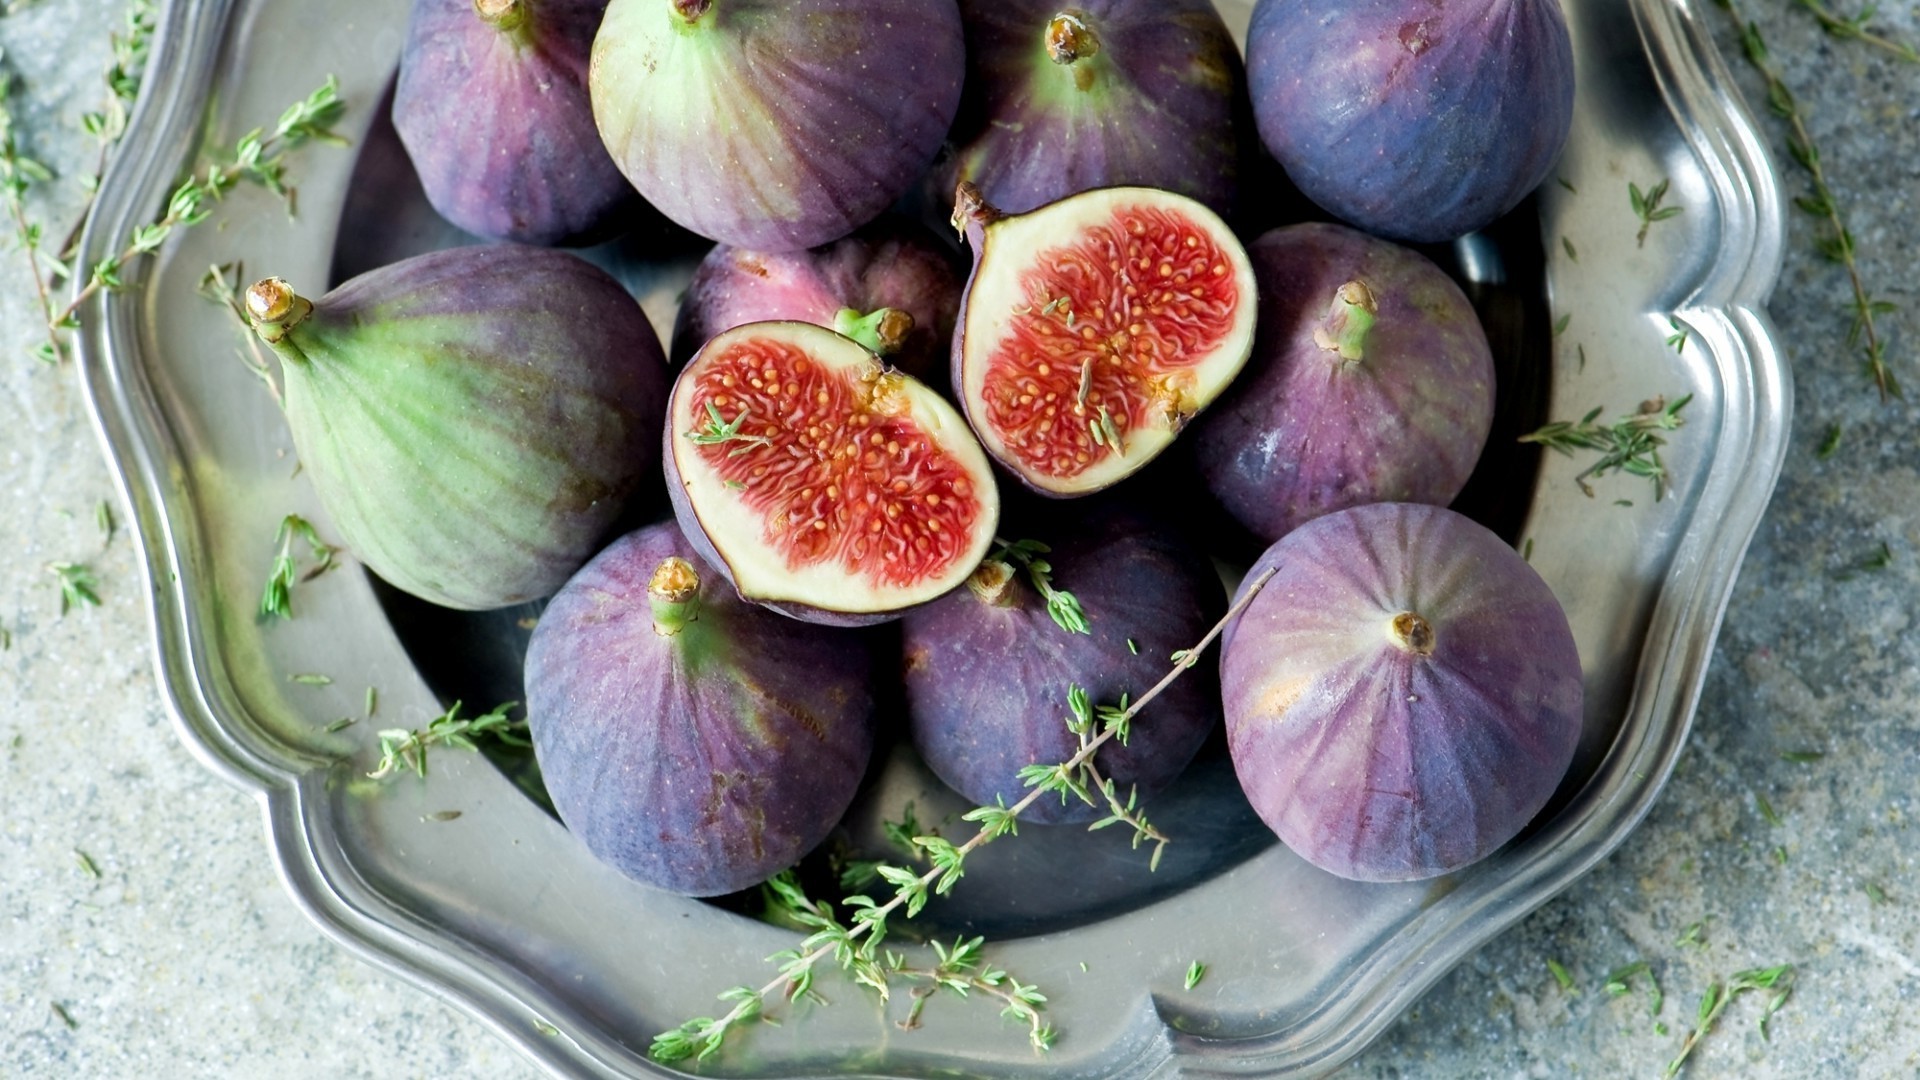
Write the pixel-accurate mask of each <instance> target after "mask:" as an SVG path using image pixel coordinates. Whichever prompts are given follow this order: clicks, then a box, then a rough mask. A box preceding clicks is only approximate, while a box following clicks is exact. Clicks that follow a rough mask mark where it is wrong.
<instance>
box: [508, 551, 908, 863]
mask: <svg viewBox="0 0 1920 1080" xmlns="http://www.w3.org/2000/svg"><path fill="white" fill-rule="evenodd" d="M870 666H871V654H870V651H869V646H868V644H867V642H866V641H865V640H863V639H862V638H861V637H860V636H859V635H858V634H857V633H855V632H852V631H834V630H822V629H819V628H817V627H809V626H805V625H803V624H800V623H796V622H794V621H792V620H790V619H785V618H782V617H780V616H779V615H776V614H774V613H773V612H770V611H766V610H764V609H761V608H757V607H754V606H753V605H751V604H745V603H742V602H741V601H739V600H738V599H736V598H735V597H734V596H733V595H732V590H730V589H727V588H726V587H725V585H724V584H722V583H721V582H720V581H719V580H718V575H715V574H713V573H712V572H711V571H710V570H709V569H708V568H707V567H706V566H705V565H704V564H702V563H701V562H700V560H699V559H698V557H697V556H696V555H695V554H694V552H693V549H692V546H691V545H689V544H688V543H687V542H686V540H685V539H684V538H683V537H682V536H681V535H680V532H679V530H678V529H676V528H674V526H673V524H672V523H671V522H667V523H664V524H660V525H655V526H651V527H649V528H646V529H642V530H640V531H639V532H635V533H630V534H628V535H627V536H625V537H623V538H621V539H620V540H618V541H615V542H614V543H613V544H612V545H611V546H610V547H608V548H607V549H606V550H605V551H604V552H602V553H601V554H600V555H598V556H596V557H595V558H594V560H593V561H592V562H590V563H588V564H587V566H586V567H585V568H584V569H582V570H581V571H580V572H579V573H578V574H576V575H575V576H574V577H573V579H572V580H571V581H569V582H567V584H566V587H565V588H563V589H561V590H560V592H559V593H558V594H557V595H556V596H554V598H553V601H552V602H551V603H549V604H548V605H547V608H546V610H545V612H543V613H542V614H541V616H540V622H539V625H537V626H536V627H535V628H534V631H533V638H532V640H531V641H530V642H529V643H528V646H527V663H526V687H527V721H528V725H529V726H530V728H531V730H532V735H533V746H534V753H535V755H536V756H537V757H538V759H539V762H540V773H541V777H542V779H543V780H544V781H545V783H546V788H547V794H548V795H549V796H551V797H552V799H553V806H554V809H555V810H556V811H557V812H558V813H559V815H560V820H561V821H563V822H565V823H566V826H567V829H568V830H569V831H570V832H572V833H573V834H574V835H575V836H577V837H579V838H580V840H581V841H582V842H583V843H585V844H586V845H587V848H588V850H590V851H592V852H593V854H594V855H595V856H596V857H598V858H600V859H601V860H602V861H604V862H607V863H609V864H610V865H612V866H614V867H615V868H617V869H619V870H620V871H621V872H622V873H625V874H627V875H628V876H630V877H632V878H634V879H635V880H638V881H641V882H644V883H646V884H648V885H651V886H653V887H655V888H659V889H665V890H667V891H669V892H676V893H681V894H684V895H688V896H713V895H718V894H720V893H727V892H733V891H735V890H738V889H743V888H746V887H748V886H750V885H754V884H757V883H759V882H761V881H764V880H766V879H767V878H768V877H771V876H772V875H773V874H774V873H776V872H778V871H780V870H782V869H784V868H786V867H787V866H790V865H792V864H793V863H794V862H795V861H797V860H798V859H799V858H800V856H802V855H804V854H806V853H807V852H808V851H809V850H811V849H812V848H813V847H814V846H815V845H817V844H819V843H820V841H821V840H823V839H825V838H826V836H827V833H828V832H829V831H831V830H832V828H833V826H834V824H835V823H836V822H838V821H839V820H840V815H841V814H843V813H845V811H846V809H847V806H848V804H849V803H851V802H852V801H853V796H854V792H855V790H856V789H858V787H859V785H860V780H861V778H862V776H863V775H864V774H865V771H866V767H867V758H868V756H869V755H870V754H871V753H872V750H873V695H872V692H871V690H870V688H869V686H868V675H869V668H870Z"/></svg>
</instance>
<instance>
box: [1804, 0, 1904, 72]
mask: <svg viewBox="0 0 1920 1080" xmlns="http://www.w3.org/2000/svg"><path fill="white" fill-rule="evenodd" d="M1800 6H1801V7H1803V8H1806V9H1807V11H1809V12H1810V13H1812V15H1813V17H1814V18H1815V19H1816V20H1818V21H1819V23H1820V28H1821V29H1823V30H1825V31H1826V32H1827V33H1828V34H1830V35H1832V36H1833V37H1836V38H1839V39H1841V40H1842V41H1846V40H1853V41H1858V42H1861V43H1863V44H1867V45H1871V46H1873V47H1874V48H1876V49H1883V50H1885V51H1887V52H1890V53H1892V54H1893V55H1895V56H1897V57H1899V58H1900V59H1902V60H1905V61H1906V62H1907V63H1909V64H1920V50H1917V49H1915V48H1914V47H1913V46H1911V45H1909V44H1907V43H1906V42H1904V41H1895V40H1893V39H1892V38H1889V37H1886V36H1884V35H1881V34H1876V33H1874V32H1873V31H1871V30H1868V29H1867V24H1868V23H1870V22H1872V21H1873V17H1874V16H1875V15H1877V14H1879V13H1880V8H1879V6H1878V5H1876V4H1868V5H1867V7H1866V9H1865V10H1864V11H1862V12H1860V14H1858V15H1855V16H1854V17H1852V18H1850V19H1848V18H1842V17H1841V16H1839V15H1837V14H1835V13H1834V12H1833V9H1831V8H1829V7H1827V6H1826V5H1825V4H1823V3H1821V2H1820V0H1800Z"/></svg>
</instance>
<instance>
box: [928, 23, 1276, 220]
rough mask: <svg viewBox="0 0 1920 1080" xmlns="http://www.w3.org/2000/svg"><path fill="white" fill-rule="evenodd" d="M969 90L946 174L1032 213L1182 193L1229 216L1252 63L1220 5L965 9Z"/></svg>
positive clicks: (949, 181) (1005, 205) (998, 202)
mask: <svg viewBox="0 0 1920 1080" xmlns="http://www.w3.org/2000/svg"><path fill="white" fill-rule="evenodd" d="M960 18H961V20H962V21H963V22H964V23H965V24H966V31H967V83H966V90H965V93H964V94H963V95H962V97H961V104H960V115H959V119H958V120H957V121H956V122H955V125H954V131H953V135H952V141H953V142H954V144H955V146H956V147H957V150H956V151H955V155H954V158H953V160H952V162H951V163H950V165H949V166H948V167H946V168H943V169H941V170H939V175H940V176H942V177H943V178H944V179H945V180H946V183H945V186H944V188H943V189H942V190H943V191H945V192H950V191H952V190H953V187H954V183H955V182H956V181H958V180H970V181H972V182H973V183H975V184H976V185H978V186H979V188H980V190H981V192H982V193H983V194H985V196H986V198H987V201H988V202H991V203H992V204H994V205H995V206H998V207H1000V208H1001V209H1003V210H1006V211H1008V212H1011V213H1020V212H1024V211H1027V210H1031V209H1034V208H1035V207H1038V206H1042V205H1044V204H1046V203H1050V202H1053V201H1055V200H1057V199H1061V198H1065V197H1066V196H1068V195H1072V194H1074V193H1076V192H1081V191H1086V190H1089V189H1091V188H1098V187H1113V186H1117V185H1136V186H1140V187H1158V188H1165V189H1167V190H1169V191H1177V192H1179V193H1180V194H1182V195H1186V196H1189V197H1191V198H1194V199H1198V200H1199V201H1201V202H1203V203H1206V204H1207V205H1208V206H1210V207H1212V208H1213V210H1214V211H1215V212H1216V213H1218V214H1220V215H1222V216H1227V215H1229V214H1231V213H1232V210H1233V202H1234V195H1235V189H1236V186H1237V185H1236V180H1237V177H1238V175H1239V162H1240V138H1239V134H1240V133H1239V125H1238V123H1237V117H1238V115H1239V114H1240V107H1239V103H1240V102H1241V101H1243V100H1244V98H1245V93H1246V90H1245V86H1246V83H1245V76H1244V73H1243V71H1242V69H1241V65H1240V51H1239V49H1238V48H1237V47H1235V45H1234V43H1233V37H1232V35H1231V34H1229V33H1228V32H1227V26H1226V23H1225V22H1223V21H1222V20H1221V18H1220V13H1219V11H1218V10H1217V9H1216V8H1215V7H1214V5H1213V3H1212V0H1077V2H1073V3H1063V2H1062V0H962V3H961V5H960Z"/></svg>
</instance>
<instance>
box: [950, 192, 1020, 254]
mask: <svg viewBox="0 0 1920 1080" xmlns="http://www.w3.org/2000/svg"><path fill="white" fill-rule="evenodd" d="M1005 216H1006V215H1005V214H1002V213H1001V212H1000V210H999V209H998V208H997V207H995V206H994V205H993V204H992V203H990V202H988V201H987V196H986V195H985V194H984V193H983V192H981V190H980V187H979V185H977V184H975V183H974V182H973V181H971V180H962V181H960V183H959V185H958V186H956V187H955V188H954V189H953V217H952V218H951V219H949V220H950V223H951V224H952V225H953V231H954V232H956V233H959V234H960V235H961V236H962V237H964V238H965V239H966V241H967V245H968V246H969V247H971V248H973V250H974V253H975V254H976V255H977V254H978V253H979V251H980V244H981V239H982V238H983V237H984V236H985V234H986V228H987V226H989V225H991V224H993V223H994V222H996V221H998V220H1000V219H1001V218H1003V217H1005ZM976 230H977V231H976Z"/></svg>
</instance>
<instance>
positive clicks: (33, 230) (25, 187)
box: [0, 71, 62, 364]
mask: <svg viewBox="0 0 1920 1080" xmlns="http://www.w3.org/2000/svg"><path fill="white" fill-rule="evenodd" d="M13 83H14V79H13V74H12V73H11V72H5V71H0V197H3V198H5V199H6V203H7V216H8V217H9V218H10V219H12V224H13V232H14V238H15V239H16V241H17V242H18V243H19V245H20V249H21V250H22V251H23V252H25V253H26V256H27V266H28V268H29V269H30V270H31V271H32V274H33V286H34V289H35V290H36V292H37V293H38V297H39V302H40V315H41V318H43V319H45V320H46V321H47V322H48V323H49V324H51V323H52V322H53V293H52V288H51V284H50V280H49V274H50V271H49V270H47V269H45V268H43V267H42V265H41V261H40V260H41V245H42V243H43V242H44V241H45V232H46V229H45V227H44V226H43V225H41V224H40V223H39V222H37V221H34V220H32V219H30V218H29V217H28V214H27V193H28V192H29V191H30V190H32V188H33V185H34V184H38V183H45V182H47V181H49V180H52V179H53V170H51V169H49V168H47V167H46V166H45V165H43V164H41V163H40V162H39V161H38V160H37V159H35V158H32V157H29V156H28V155H26V154H25V153H23V152H21V149H20V143H19V139H18V137H17V136H16V135H15V134H14V131H13V109H12V108H11V106H10V104H9V102H8V98H9V97H11V95H12V93H13ZM53 261H54V262H56V263H57V262H58V261H59V260H58V259H55V260H53ZM34 356H35V357H37V358H38V359H39V360H41V361H42V362H44V363H50V364H51V363H58V362H59V361H60V359H61V356H62V351H61V346H60V336H59V334H58V333H57V332H55V331H54V330H51V329H50V330H48V332H47V340H46V341H44V342H42V343H41V344H40V346H39V347H38V348H36V349H35V350H34Z"/></svg>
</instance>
